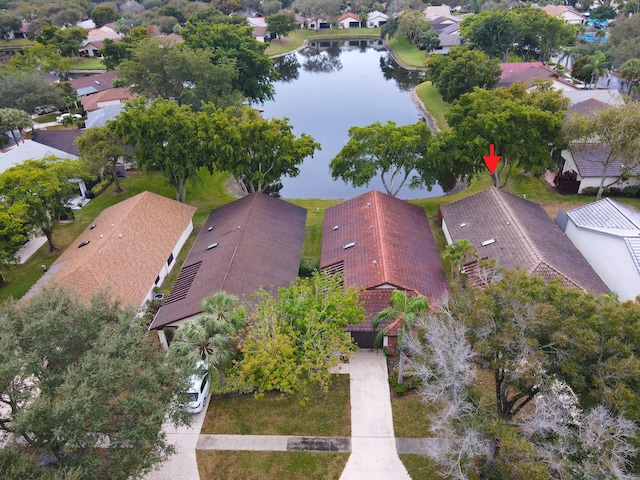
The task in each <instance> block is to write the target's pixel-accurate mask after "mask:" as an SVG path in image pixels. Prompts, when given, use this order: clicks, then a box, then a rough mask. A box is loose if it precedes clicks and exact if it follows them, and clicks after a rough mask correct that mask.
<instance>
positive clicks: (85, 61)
mask: <svg viewBox="0 0 640 480" xmlns="http://www.w3.org/2000/svg"><path fill="white" fill-rule="evenodd" d="M69 68H71V70H106V67H105V66H104V64H103V63H102V59H101V58H93V57H92V58H88V57H77V58H74V59H72V60H71V62H70V63H69Z"/></svg>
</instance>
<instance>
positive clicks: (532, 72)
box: [496, 62, 580, 91]
mask: <svg viewBox="0 0 640 480" xmlns="http://www.w3.org/2000/svg"><path fill="white" fill-rule="evenodd" d="M500 68H502V74H501V75H500V80H498V83H497V84H496V87H497V88H501V87H502V88H506V87H509V86H511V85H513V84H514V83H524V84H526V85H527V87H528V88H531V87H533V86H535V84H536V82H546V81H547V80H551V82H552V84H553V88H554V89H555V90H561V91H566V90H570V91H577V90H580V89H579V88H578V87H577V86H576V85H574V84H573V83H571V82H570V81H569V80H567V79H565V78H564V77H562V75H560V74H559V73H558V72H556V71H555V70H553V69H552V68H549V67H547V66H546V65H543V64H542V62H520V63H501V64H500Z"/></svg>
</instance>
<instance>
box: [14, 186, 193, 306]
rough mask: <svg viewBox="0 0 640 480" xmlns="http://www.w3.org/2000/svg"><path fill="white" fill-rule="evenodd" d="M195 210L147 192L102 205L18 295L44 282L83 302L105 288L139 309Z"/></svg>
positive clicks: (185, 234) (185, 232)
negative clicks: (36, 279) (66, 289)
mask: <svg viewBox="0 0 640 480" xmlns="http://www.w3.org/2000/svg"><path fill="white" fill-rule="evenodd" d="M195 212H196V208H195V207H192V206H191V205H187V204H184V203H180V202H177V201H175V200H172V199H170V198H166V197H163V196H160V195H157V194H155V193H151V192H142V193H139V194H138V195H136V196H134V197H131V198H128V199H126V200H123V201H121V202H119V203H117V204H115V205H113V206H111V207H108V208H106V209H105V210H103V211H102V213H100V215H98V216H97V217H96V218H95V220H94V221H93V223H92V224H91V225H90V226H88V227H87V228H86V229H85V230H84V232H82V233H81V234H80V236H79V237H78V238H77V239H76V240H75V241H74V242H73V243H72V244H71V245H70V246H69V248H67V250H65V252H64V253H63V254H62V255H60V257H58V259H57V260H56V261H55V262H54V263H53V264H52V265H51V266H50V267H49V269H48V270H47V272H46V273H45V274H44V275H43V277H42V278H41V279H40V280H38V282H37V283H36V284H35V285H34V286H33V287H32V288H31V289H30V290H29V292H28V293H27V294H26V295H25V297H23V299H27V298H29V297H31V296H32V295H34V294H36V293H37V292H38V291H39V290H40V289H42V288H43V287H44V286H54V287H63V288H68V289H70V290H71V291H72V292H74V293H76V294H77V295H78V296H79V297H80V298H82V299H84V300H85V301H89V300H90V299H91V297H92V296H93V295H95V294H96V293H98V292H100V291H103V290H105V289H107V291H108V294H109V295H110V296H111V297H112V298H113V299H116V300H118V301H120V302H122V303H123V304H125V305H131V306H133V307H135V308H144V306H145V304H146V302H147V300H151V299H152V297H153V295H154V288H155V287H157V286H159V285H160V284H161V283H162V281H163V280H164V278H165V276H166V275H167V274H168V273H169V272H170V271H171V269H172V268H173V266H174V264H175V258H176V257H177V256H178V253H179V252H180V250H181V248H182V246H183V245H184V243H185V242H186V241H187V238H188V237H189V235H190V233H191V231H192V230H193V224H192V222H191V218H192V217H193V214H194V213H195Z"/></svg>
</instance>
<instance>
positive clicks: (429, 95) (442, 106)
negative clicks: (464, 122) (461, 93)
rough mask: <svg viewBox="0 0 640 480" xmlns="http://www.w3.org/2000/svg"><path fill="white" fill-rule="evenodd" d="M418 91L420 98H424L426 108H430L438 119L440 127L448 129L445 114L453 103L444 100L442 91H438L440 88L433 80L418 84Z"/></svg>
mask: <svg viewBox="0 0 640 480" xmlns="http://www.w3.org/2000/svg"><path fill="white" fill-rule="evenodd" d="M416 93H417V94H418V97H420V100H422V103H423V104H424V106H425V108H426V109H427V110H429V112H430V113H431V115H433V117H434V118H435V119H436V123H437V124H438V127H440V130H448V129H449V124H448V123H447V119H446V118H444V116H445V114H446V113H447V112H448V111H449V109H450V108H451V104H450V103H447V102H445V101H444V100H442V97H441V96H440V92H438V88H437V87H435V86H434V85H433V84H432V83H431V82H424V83H422V84H420V85H418V88H417V89H416Z"/></svg>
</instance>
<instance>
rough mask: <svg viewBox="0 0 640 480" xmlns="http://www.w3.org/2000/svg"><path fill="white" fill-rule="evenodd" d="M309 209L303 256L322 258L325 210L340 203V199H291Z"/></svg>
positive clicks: (292, 201)
mask: <svg viewBox="0 0 640 480" xmlns="http://www.w3.org/2000/svg"><path fill="white" fill-rule="evenodd" d="M289 201H290V202H291V203H295V204H296V205H299V206H301V207H304V208H306V209H307V226H306V230H305V233H304V244H303V246H302V256H303V257H316V258H317V259H318V260H319V259H320V253H321V251H322V224H323V222H324V211H325V210H326V209H327V208H328V207H330V206H332V205H336V204H337V203H340V200H309V199H298V200H289Z"/></svg>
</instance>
